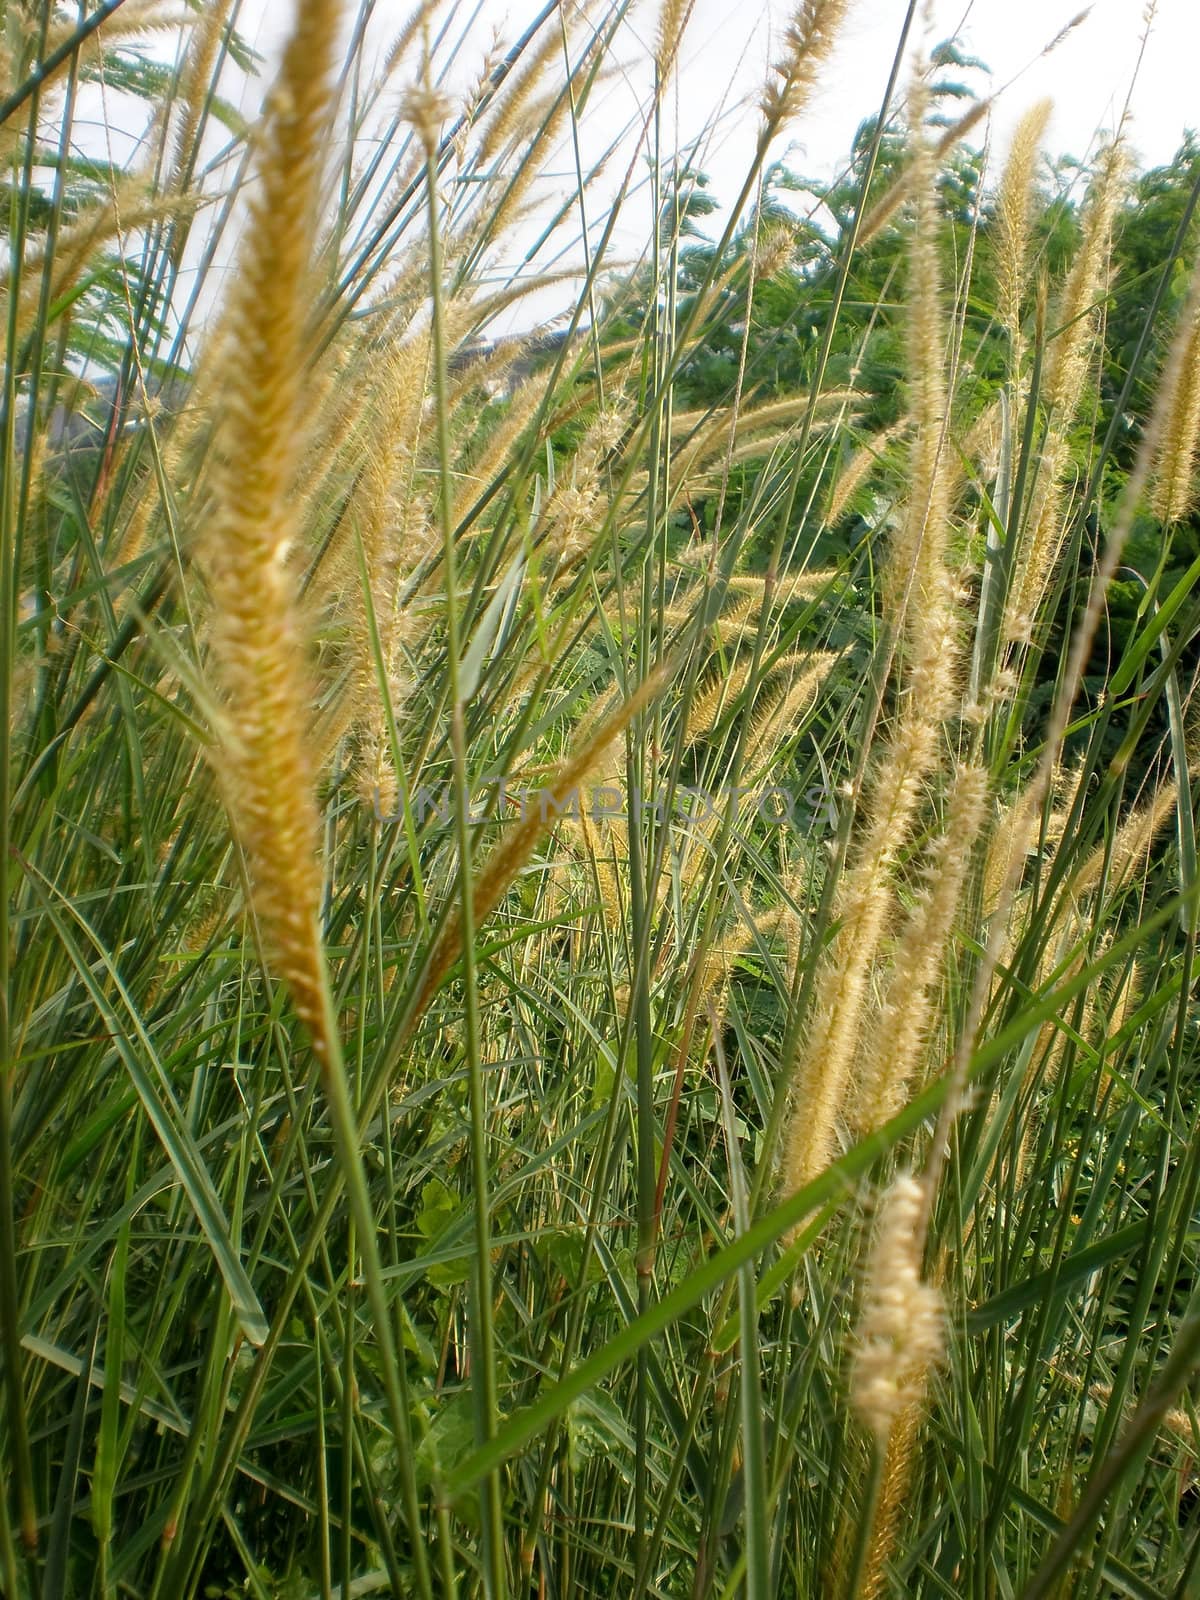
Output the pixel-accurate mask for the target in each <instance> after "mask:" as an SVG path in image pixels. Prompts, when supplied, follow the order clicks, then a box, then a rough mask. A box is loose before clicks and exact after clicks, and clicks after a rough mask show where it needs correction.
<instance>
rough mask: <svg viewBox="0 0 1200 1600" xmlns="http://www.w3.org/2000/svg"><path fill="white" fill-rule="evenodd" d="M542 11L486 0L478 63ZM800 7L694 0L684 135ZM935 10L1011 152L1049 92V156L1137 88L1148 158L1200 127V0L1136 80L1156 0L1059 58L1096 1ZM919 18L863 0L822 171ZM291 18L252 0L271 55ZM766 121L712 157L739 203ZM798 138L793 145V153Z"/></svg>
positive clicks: (728, 193) (835, 67)
mask: <svg viewBox="0 0 1200 1600" xmlns="http://www.w3.org/2000/svg"><path fill="white" fill-rule="evenodd" d="M472 9H473V6H472V5H471V4H469V3H464V4H461V6H460V10H461V12H462V14H463V15H464V16H465V15H468V14H469V13H470V11H471V10H472ZM540 9H541V5H540V0H482V4H481V6H480V18H479V24H478V26H477V28H476V29H475V36H476V37H477V38H478V40H479V56H480V57H481V56H482V52H483V48H484V46H485V45H486V43H487V42H488V40H489V37H490V35H491V32H492V29H493V28H498V29H499V30H500V31H501V33H502V35H503V36H504V37H505V39H506V40H509V41H511V40H512V39H514V38H515V37H516V36H517V35H518V34H519V33H520V32H521V30H522V29H523V28H524V27H525V26H526V25H527V24H528V23H529V21H530V20H531V19H532V18H533V17H534V16H535V15H536V14H537V12H538V11H539V10H540ZM793 9H794V3H793V0H695V7H694V10H693V13H692V20H691V23H690V25H689V27H688V30H687V33H686V35H685V40H684V48H683V51H682V55H681V65H680V70H679V73H678V79H677V93H676V96H675V105H676V107H677V115H678V126H679V130H680V134H681V136H682V138H684V139H687V138H688V137H689V136H694V135H695V134H696V133H697V132H698V131H699V130H700V128H701V127H702V126H703V125H704V123H705V122H706V120H707V119H708V118H709V117H710V116H711V114H712V112H713V110H714V109H715V108H716V107H717V106H718V104H721V103H722V102H724V103H726V104H730V105H736V103H737V102H738V100H739V98H744V97H745V96H747V95H753V93H754V92H755V91H756V89H757V88H758V87H759V86H760V85H761V83H762V81H763V77H764V64H765V62H766V61H767V60H768V59H769V52H770V49H771V44H772V40H773V39H778V38H779V36H780V34H781V32H782V30H783V28H784V26H785V25H786V23H787V21H788V18H789V17H790V15H791V14H792V11H793ZM930 9H931V10H932V25H931V26H930V27H929V29H928V31H925V30H923V28H922V25H921V22H920V20H918V22H917V23H916V24H914V28H913V34H912V38H913V40H915V41H920V40H921V39H922V37H925V38H926V39H927V40H928V41H929V42H930V43H933V42H937V41H938V40H941V39H944V38H947V37H949V36H950V35H952V34H958V35H960V37H961V39H962V43H963V46H964V48H965V49H966V51H967V52H968V53H969V54H972V55H974V56H977V57H979V58H980V59H982V60H983V61H985V62H986V63H987V65H988V66H989V67H990V68H991V71H992V78H991V86H992V87H994V88H999V87H1000V86H1002V85H1005V84H1007V83H1008V82H1009V80H1011V79H1016V80H1017V81H1015V82H1013V83H1012V84H1011V86H1009V87H1007V88H1005V90H1004V92H1003V94H1002V95H1001V98H1000V102H999V104H998V106H997V110H996V115H995V119H994V124H993V128H994V137H995V138H996V139H997V140H998V141H999V143H1000V145H1001V146H1003V144H1004V143H1005V142H1006V138H1007V134H1008V132H1009V130H1011V128H1012V125H1013V124H1014V122H1015V121H1016V120H1017V118H1018V117H1019V116H1020V114H1021V112H1022V111H1023V110H1024V109H1025V108H1026V107H1027V106H1028V105H1029V104H1030V103H1031V102H1032V101H1034V100H1038V99H1041V98H1043V97H1049V98H1050V99H1052V100H1053V101H1054V104H1055V114H1054V117H1053V120H1052V122H1051V125H1050V129H1049V133H1048V137H1047V145H1048V148H1049V149H1050V150H1052V151H1054V152H1056V153H1060V152H1069V153H1070V154H1072V155H1076V156H1080V157H1082V156H1085V155H1086V154H1087V153H1088V150H1089V149H1090V148H1091V146H1092V144H1093V142H1094V139H1095V136H1096V134H1097V132H1098V131H1099V130H1102V129H1106V128H1107V129H1111V128H1112V127H1113V126H1114V125H1115V124H1116V121H1117V119H1118V118H1119V116H1120V114H1121V111H1122V108H1123V107H1124V104H1125V101H1126V97H1127V95H1128V94H1129V92H1130V88H1131V85H1133V97H1132V113H1133V115H1132V123H1131V129H1130V132H1131V143H1132V145H1133V148H1134V150H1135V152H1136V153H1137V154H1138V155H1139V156H1140V158H1141V159H1142V161H1143V163H1144V164H1146V165H1153V164H1156V163H1158V162H1162V161H1166V160H1167V159H1169V157H1170V156H1171V155H1172V154H1173V153H1174V151H1175V150H1176V148H1177V147H1178V144H1179V142H1180V138H1181V136H1182V133H1183V130H1184V129H1185V128H1187V127H1193V128H1200V87H1198V74H1200V0H1157V4H1156V5H1154V7H1153V11H1154V17H1153V22H1152V26H1151V29H1150V37H1149V41H1148V44H1147V46H1146V51H1145V57H1144V60H1143V62H1142V66H1141V70H1140V73H1139V75H1138V78H1137V82H1136V84H1133V79H1134V68H1135V65H1136V62H1137V56H1138V51H1139V48H1140V45H1141V38H1142V35H1143V33H1144V31H1145V20H1144V18H1145V13H1146V12H1147V10H1148V9H1150V8H1148V7H1147V6H1146V5H1145V4H1144V3H1143V0H1094V3H1093V4H1092V5H1091V7H1090V9H1089V12H1088V15H1087V17H1086V20H1085V21H1084V22H1083V23H1082V24H1081V25H1080V26H1079V27H1077V28H1076V29H1075V30H1074V31H1073V32H1072V33H1071V35H1070V36H1069V37H1068V38H1067V39H1066V40H1065V41H1064V42H1063V43H1062V44H1061V45H1060V46H1059V47H1058V48H1057V49H1056V50H1055V51H1054V52H1053V54H1052V55H1050V56H1048V57H1042V54H1041V53H1042V51H1043V50H1044V49H1045V47H1046V46H1047V45H1048V44H1049V43H1050V41H1051V40H1052V39H1053V38H1054V37H1055V35H1056V34H1057V33H1058V32H1059V30H1060V29H1062V28H1063V27H1064V26H1065V25H1066V24H1067V23H1068V22H1069V21H1070V20H1071V19H1072V18H1073V17H1075V16H1078V15H1079V13H1080V11H1081V9H1084V0H931V5H930ZM380 10H381V11H382V12H385V13H387V14H388V16H389V22H388V26H389V27H391V26H394V22H395V17H396V16H403V15H406V14H407V11H408V6H407V5H402V6H389V5H387V4H386V3H385V4H384V5H383V6H381V7H380ZM906 10H907V0H851V3H850V7H849V15H848V21H847V24H846V26H845V30H844V34H843V36H842V39H841V41H840V44H839V45H838V47H837V48H836V50H835V52H834V54H833V57H832V59H831V60H830V62H829V64H828V67H827V70H826V73H825V83H824V85H823V87H822V89H821V91H820V93H819V94H818V96H817V98H816V100H815V101H814V103H813V105H812V107H811V109H810V110H809V112H808V113H807V114H806V115H805V116H804V117H803V118H802V119H801V121H800V122H799V123H798V124H797V126H796V127H795V128H794V129H793V130H791V136H792V139H793V142H794V143H795V144H796V146H797V147H798V148H797V151H796V159H795V165H797V166H798V167H800V168H802V169H803V170H805V171H806V172H807V173H809V174H810V175H813V176H828V175H829V174H831V173H832V172H833V171H834V170H835V169H836V167H837V165H838V164H839V162H840V160H841V158H842V156H843V155H844V152H845V151H846V149H847V148H848V146H849V143H850V139H851V137H852V136H853V133H854V130H855V129H856V127H857V126H858V124H859V123H860V122H861V121H862V120H863V119H864V118H865V117H866V116H868V115H870V114H871V113H872V112H873V111H875V110H876V109H877V107H878V104H879V100H880V97H881V95H882V91H883V87H884V85H885V83H886V81H887V75H888V70H889V68H890V66H891V61H892V56H893V54H894V50H895V43H896V39H897V37H898V35H899V30H900V25H901V22H902V19H903V17H904V14H905V12H906ZM658 11H659V5H658V0H642V3H641V4H640V5H639V6H635V7H634V8H633V11H632V16H631V21H630V23H629V25H628V28H627V31H626V37H625V40H624V44H623V47H622V52H621V53H622V55H623V57H624V58H625V60H626V61H627V62H629V64H630V68H631V71H636V68H635V63H636V60H637V57H638V56H639V55H641V56H643V58H646V57H648V56H649V53H650V49H651V47H652V43H653V40H654V37H655V32H656V26H657V19H658ZM290 15H291V5H290V4H289V3H288V0H245V4H244V6H243V10H242V14H241V26H242V31H243V32H244V33H245V34H246V36H247V37H248V38H249V40H250V41H251V42H252V43H255V44H257V46H258V47H259V48H260V49H262V50H263V51H264V53H266V54H267V55H268V57H270V56H272V55H273V54H274V51H275V49H276V47H277V44H278V41H279V39H280V38H281V36H282V34H283V32H284V30H285V29H286V26H287V23H288V20H289V17H290ZM901 82H902V83H903V76H902V79H901ZM974 82H975V83H976V84H977V85H978V86H979V88H980V89H983V88H984V87H985V85H986V83H987V80H985V79H983V78H982V77H981V76H978V75H977V76H976V77H975V79H974ZM615 98H616V99H618V100H619V98H620V95H619V91H617V92H616V93H615ZM630 103H631V101H630ZM739 121H740V126H739ZM754 123H755V119H754V117H753V116H752V115H745V116H743V117H742V118H741V119H737V118H734V117H731V118H730V119H729V120H728V121H727V123H726V125H725V128H724V130H723V132H722V136H721V140H720V143H719V146H718V147H717V149H716V150H715V151H714V152H713V154H712V156H711V158H710V161H709V167H710V170H711V173H712V176H713V188H714V190H715V191H716V192H717V193H718V194H720V195H721V197H722V198H725V199H729V198H732V195H733V193H734V192H736V189H737V187H738V185H739V181H740V178H741V175H742V174H743V172H744V170H745V165H746V160H747V154H748V150H749V147H750V144H751V143H752V140H753V135H754ZM976 137H978V135H976ZM786 144H787V140H786V139H785V140H784V141H783V142H782V144H781V150H780V153H782V150H783V148H784V147H785V146H786Z"/></svg>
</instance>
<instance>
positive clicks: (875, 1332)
mask: <svg viewBox="0 0 1200 1600" xmlns="http://www.w3.org/2000/svg"><path fill="white" fill-rule="evenodd" d="M924 1217H925V1191H924V1188H923V1187H922V1185H921V1184H920V1183H919V1182H918V1181H917V1179H916V1178H914V1177H913V1176H912V1174H911V1173H901V1174H900V1176H899V1177H897V1178H895V1179H894V1180H893V1182H892V1184H891V1187H890V1188H889V1189H888V1190H887V1191H886V1193H885V1194H884V1195H883V1197H882V1199H881V1200H880V1202H879V1211H878V1215H877V1218H876V1224H875V1243H874V1245H873V1247H872V1250H871V1255H870V1259H869V1261H868V1264H867V1279H866V1289H865V1291H864V1294H863V1305H862V1313H861V1316H860V1318H859V1324H858V1341H857V1350H856V1352H855V1357H854V1365H853V1368H852V1371H851V1377H850V1397H851V1400H852V1402H853V1405H854V1409H855V1410H856V1411H857V1412H858V1414H859V1416H860V1417H861V1418H862V1420H863V1421H864V1422H865V1423H866V1425H867V1427H868V1428H870V1429H871V1431H872V1433H874V1434H875V1436H876V1438H877V1439H878V1440H879V1441H880V1443H881V1444H882V1443H886V1441H887V1438H888V1435H889V1434H890V1433H891V1431H892V1425H893V1423H894V1422H895V1420H896V1418H897V1417H898V1416H899V1415H900V1413H901V1412H903V1411H905V1410H907V1409H908V1408H909V1407H910V1406H912V1405H914V1404H915V1403H917V1402H919V1401H920V1400H921V1399H922V1398H923V1396H924V1394H925V1388H926V1384H927V1382H928V1378H929V1372H930V1369H931V1368H932V1367H934V1366H936V1365H937V1363H938V1362H939V1361H940V1360H941V1358H942V1353H943V1350H944V1347H945V1335H944V1312H943V1306H942V1297H941V1295H940V1294H939V1292H938V1291H937V1289H935V1288H934V1286H933V1285H932V1284H930V1283H926V1282H925V1281H924V1280H923V1278H922V1276H921V1257H922V1255H923V1253H924Z"/></svg>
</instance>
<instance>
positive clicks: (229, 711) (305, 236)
mask: <svg viewBox="0 0 1200 1600" xmlns="http://www.w3.org/2000/svg"><path fill="white" fill-rule="evenodd" d="M340 11H341V8H340V5H338V4H337V3H336V0H306V3H305V4H303V5H302V6H301V7H300V10H299V14H298V17H297V21H296V24H295V28H294V31H293V33H292V35H291V38H290V40H289V41H288V44H287V47H286V50H285V52H284V57H283V64H282V68H281V71H280V77H279V80H278V82H277V84H276V86H275V88H274V89H273V91H272V92H271V95H270V97H269V100H268V105H267V113H266V134H265V141H264V145H263V148H262V153H261V158H260V182H259V185H258V189H257V192H256V195H255V198H254V201H253V203H252V209H251V214H250V219H249V223H248V226H247V229H246V234H245V243H244V246H243V251H242V257H241V263H240V271H239V273H238V275H237V278H236V279H235V285H234V289H233V292H232V297H231V300H230V303H229V306H228V312H227V319H226V327H225V345H224V349H225V351H226V352H227V353H228V355H227V360H228V366H227V370H226V373H225V380H224V391H223V415H222V425H221V429H220V434H219V448H218V452H217V460H216V464H215V467H214V470H213V475H212V511H211V515H210V517H209V521H208V525H207V527H206V528H205V529H204V534H203V540H202V545H201V552H200V553H201V560H202V563H203V567H204V572H205V577H206V579H207V583H208V587H209V593H210V595H211V599H212V614H211V624H210V659H211V665H212V671H213V673H214V675H215V677H216V680H217V683H218V686H219V689H220V691H221V696H222V701H223V704H222V712H221V718H220V727H219V736H220V737H219V754H218V758H217V759H218V769H219V773H220V777H221V780H222V785H223V789H224V792H225V795H226V803H227V805H228V807H229V811H230V814H231V817H232V819H233V823H234V826H235V828H236V830H237V833H238V836H239V838H240V839H241V842H242V845H243V848H244V849H245V852H246V858H247V862H248V866H249V871H250V878H251V885H252V891H253V899H254V907H255V910H256V912H257V914H258V919H259V923H260V926H261V928H262V931H263V935H264V938H265V941H266V944H267V947H268V952H269V955H270V957H271V959H272V961H273V963H274V965H275V966H276V968H277V970H278V971H279V973H280V975H281V976H282V977H283V978H284V979H285V980H286V982H287V984H288V986H289V988H290V990H291V993H292V997H293V1000H294V1003H295V1006H296V1009H297V1011H298V1013H299V1014H300V1016H301V1018H302V1020H303V1021H304V1023H305V1024H306V1026H307V1028H308V1030H309V1032H310V1034H311V1035H312V1038H313V1047H314V1050H315V1051H316V1053H317V1054H318V1056H320V1057H322V1058H328V1057H329V1055H330V1054H331V1048H332V1042H331V1040H330V1039H329V1038H328V1036H327V1035H328V1028H329V1024H328V1022H327V1020H326V1017H325V1010H326V1008H325V1001H324V963H323V956H322V951H321V941H320V934H319V930H318V911H319V902H320V893H321V872H320V868H319V866H318V861H317V851H318V843H319V819H318V811H317V802H316V794H315V787H314V773H313V770H312V761H311V758H310V753H309V745H308V737H309V731H310V720H311V696H310V692H309V687H308V683H307V674H306V670H305V664H306V649H305V641H304V639H303V637H302V634H301V629H300V627H299V623H298V619H297V607H296V595H295V579H294V576H293V572H292V568H291V565H290V563H289V554H290V551H291V548H292V545H293V542H294V540H295V538H296V534H297V515H298V514H297V509H296V507H295V505H294V504H293V503H292V502H291V500H290V497H289V490H290V487H291V480H292V473H293V470H294V466H295V461H296V441H297V435H298V432H299V425H300V421H301V391H302V384H303V374H304V365H305V321H306V315H307V311H308V307H309V305H310V304H311V296H310V293H309V288H310V283H309V273H310V251H311V241H312V238H313V234H314V232H315V229H316V221H317V203H318V195H319V186H320V179H321V170H322V155H323V151H324V148H325V145H326V142H327V139H328V127H329V117H330V110H331V101H332V94H331V75H332V63H333V55H334V49H335V45H336V42H337V36H338V24H339V20H340Z"/></svg>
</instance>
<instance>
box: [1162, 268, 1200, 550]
mask: <svg viewBox="0 0 1200 1600" xmlns="http://www.w3.org/2000/svg"><path fill="white" fill-rule="evenodd" d="M1162 382H1163V386H1164V388H1165V389H1166V390H1167V391H1168V392H1169V394H1170V396H1171V405H1170V407H1169V409H1168V410H1167V411H1166V413H1165V415H1164V419H1163V430H1162V437H1161V438H1160V440H1159V445H1158V451H1157V453H1156V455H1155V459H1154V467H1153V474H1152V483H1151V490H1150V503H1151V506H1152V507H1153V510H1154V515H1155V516H1156V517H1157V518H1158V519H1159V521H1160V522H1181V521H1182V520H1183V519H1184V518H1185V517H1187V516H1188V515H1190V513H1191V512H1192V511H1193V510H1194V509H1195V506H1196V467H1197V459H1198V457H1200V263H1198V264H1197V265H1196V266H1195V267H1194V268H1193V271H1192V281H1191V287H1190V289H1189V291H1188V296H1187V301H1186V303H1185V304H1184V308H1183V312H1182V315H1181V317H1180V320H1179V325H1178V329H1177V332H1176V335H1175V340H1174V343H1173V345H1172V350H1171V357H1170V360H1169V362H1168V365H1167V370H1166V372H1164V374H1163V379H1162Z"/></svg>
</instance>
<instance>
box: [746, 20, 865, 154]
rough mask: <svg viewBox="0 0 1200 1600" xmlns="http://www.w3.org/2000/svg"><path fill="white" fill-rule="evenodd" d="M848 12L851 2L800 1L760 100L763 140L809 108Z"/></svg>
mask: <svg viewBox="0 0 1200 1600" xmlns="http://www.w3.org/2000/svg"><path fill="white" fill-rule="evenodd" d="M848 9H849V0H801V4H800V5H799V6H798V7H797V8H796V11H795V14H794V15H793V17H792V20H791V22H790V23H789V24H788V26H787V29H786V31H785V32H784V36H783V45H782V48H781V53H780V55H779V59H778V60H777V61H775V62H773V63H772V68H771V71H772V77H771V79H770V80H769V81H768V83H767V85H766V87H765V88H764V90H763V92H762V97H761V99H760V100H759V107H760V109H761V111H762V114H763V137H764V138H769V137H770V136H771V134H773V133H774V132H775V131H776V130H777V129H778V128H779V127H780V125H781V124H782V123H784V122H786V121H788V120H790V119H791V118H792V117H796V116H799V115H800V113H801V112H802V111H803V110H804V109H805V107H806V106H807V105H808V102H809V100H810V99H811V97H812V94H813V91H814V89H815V88H816V86H817V84H818V82H819V81H820V77H821V70H822V68H823V67H824V65H825V63H826V61H827V60H828V58H829V53H830V51H831V50H832V49H833V47H834V45H835V44H836V42H837V37H838V34H839V32H840V31H841V27H842V23H843V21H844V20H845V17H846V12H847V10H848Z"/></svg>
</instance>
